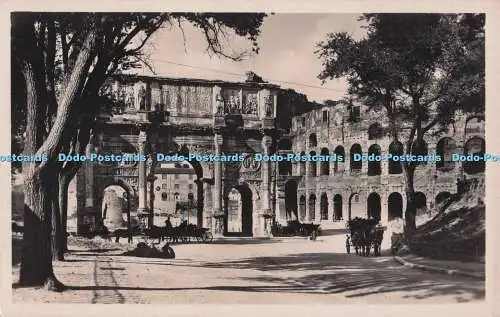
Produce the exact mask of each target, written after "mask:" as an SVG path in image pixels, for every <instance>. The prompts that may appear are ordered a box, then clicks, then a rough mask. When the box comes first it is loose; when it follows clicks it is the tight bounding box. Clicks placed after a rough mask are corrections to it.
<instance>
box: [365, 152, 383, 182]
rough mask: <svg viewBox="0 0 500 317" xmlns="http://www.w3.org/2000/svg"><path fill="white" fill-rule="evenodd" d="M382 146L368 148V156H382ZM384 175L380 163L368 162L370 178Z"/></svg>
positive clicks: (375, 161)
mask: <svg viewBox="0 0 500 317" xmlns="http://www.w3.org/2000/svg"><path fill="white" fill-rule="evenodd" d="M380 152H381V150H380V146H379V145H378V144H373V145H372V146H370V147H369V148H368V155H371V154H374V155H375V156H379V155H380ZM381 173H382V170H381V167H380V161H377V160H370V161H368V176H376V175H380V174H381Z"/></svg>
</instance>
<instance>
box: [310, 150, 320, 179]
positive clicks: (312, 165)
mask: <svg viewBox="0 0 500 317" xmlns="http://www.w3.org/2000/svg"><path fill="white" fill-rule="evenodd" d="M309 154H310V155H311V157H313V156H315V155H316V151H311V152H310V153H309ZM317 166H318V162H317V161H312V160H311V161H309V176H313V177H314V176H316V175H317V172H318V171H317Z"/></svg>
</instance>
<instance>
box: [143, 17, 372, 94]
mask: <svg viewBox="0 0 500 317" xmlns="http://www.w3.org/2000/svg"><path fill="white" fill-rule="evenodd" d="M357 18H358V15H352V14H286V13H279V14H275V15H271V16H268V17H267V18H265V20H264V23H263V26H262V29H261V30H262V32H261V35H260V37H259V40H258V43H259V47H260V52H259V54H258V55H253V56H249V57H248V58H246V59H245V60H243V61H240V62H234V61H231V60H229V59H224V58H219V57H217V56H210V55H209V54H208V53H207V52H206V46H207V44H206V41H205V39H204V36H203V35H202V33H201V31H200V30H199V29H196V28H194V27H192V26H190V25H188V24H183V25H182V30H181V28H179V27H178V26H174V27H168V28H166V29H162V30H159V31H158V32H157V33H155V34H154V35H153V36H152V37H151V39H150V41H149V42H148V45H147V47H145V50H146V52H147V54H148V55H149V60H150V61H151V62H150V64H151V65H152V67H153V70H154V72H155V73H156V75H158V76H165V77H185V78H201V79H213V80H227V81H244V80H245V73H246V72H247V71H253V72H254V73H256V74H257V75H259V76H261V77H262V78H263V79H264V80H266V81H269V82H271V83H274V84H278V85H280V86H281V87H282V88H292V89H295V90H296V91H298V92H300V93H304V94H306V95H307V98H308V99H309V100H310V101H318V102H322V101H324V100H326V99H332V100H337V99H340V98H341V97H342V96H344V95H345V93H346V88H347V86H346V83H345V80H332V81H328V82H327V83H325V84H324V85H322V84H321V80H319V79H318V78H317V76H318V74H319V73H320V71H321V61H320V60H319V59H318V57H317V55H316V54H315V53H314V51H315V50H316V49H317V47H316V44H317V43H318V42H320V41H322V40H326V38H327V34H328V33H335V32H347V33H349V34H351V35H352V36H353V37H354V38H360V37H361V36H363V34H364V30H363V29H362V28H360V26H361V22H359V21H357ZM184 39H185V41H184ZM224 47H225V49H226V50H225V51H227V52H231V50H233V51H235V52H241V51H242V50H245V49H249V48H251V43H250V42H249V41H247V40H244V39H241V38H234V37H231V38H229V40H228V41H227V42H226V43H225V45H224ZM179 64H182V65H179ZM196 67H201V68H203V69H200V68H196ZM138 73H140V74H148V75H153V73H152V72H150V71H149V70H148V69H147V68H144V69H143V70H140V71H138ZM297 84H301V85H297ZM309 86H314V87H309Z"/></svg>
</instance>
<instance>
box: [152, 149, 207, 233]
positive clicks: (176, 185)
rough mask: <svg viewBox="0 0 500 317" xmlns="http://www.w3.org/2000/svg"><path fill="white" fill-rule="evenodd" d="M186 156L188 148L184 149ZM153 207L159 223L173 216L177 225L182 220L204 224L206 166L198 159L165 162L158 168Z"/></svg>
mask: <svg viewBox="0 0 500 317" xmlns="http://www.w3.org/2000/svg"><path fill="white" fill-rule="evenodd" d="M180 153H182V154H183V155H188V154H185V153H187V151H183V150H181V151H180ZM154 176H155V177H156V179H155V180H154V186H153V187H154V198H153V201H154V203H153V209H154V218H153V224H154V225H155V226H160V227H163V226H164V225H165V221H166V220H167V218H169V217H170V221H171V223H172V225H173V226H178V225H179V224H180V223H181V221H182V220H186V221H188V223H190V224H194V225H197V226H200V227H202V226H203V200H204V197H203V185H202V183H201V181H200V180H201V178H202V177H203V168H202V167H201V165H200V163H199V162H197V161H192V162H188V161H182V162H175V163H161V164H159V165H158V166H157V167H156V168H155V175H154Z"/></svg>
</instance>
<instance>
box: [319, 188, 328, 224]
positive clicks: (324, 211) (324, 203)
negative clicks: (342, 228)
mask: <svg viewBox="0 0 500 317" xmlns="http://www.w3.org/2000/svg"><path fill="white" fill-rule="evenodd" d="M320 209H321V213H320V214H321V219H320V220H328V196H327V195H326V193H323V194H321V201H320Z"/></svg>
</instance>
